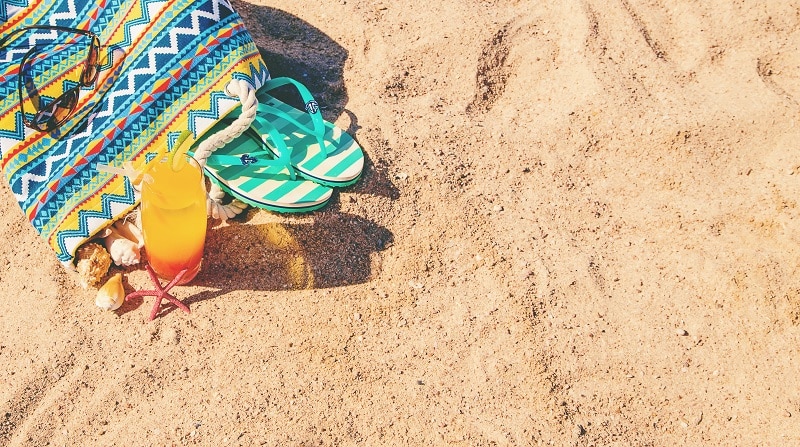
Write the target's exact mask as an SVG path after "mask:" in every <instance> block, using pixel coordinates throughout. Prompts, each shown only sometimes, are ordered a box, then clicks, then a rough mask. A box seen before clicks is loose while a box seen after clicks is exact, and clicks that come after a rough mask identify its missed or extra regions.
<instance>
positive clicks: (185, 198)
mask: <svg viewBox="0 0 800 447" xmlns="http://www.w3.org/2000/svg"><path fill="white" fill-rule="evenodd" d="M141 213H142V234H143V235H144V246H145V250H146V251H147V260H148V263H149V265H150V267H152V269H153V270H154V271H155V273H156V274H158V276H160V277H161V278H164V279H167V280H174V279H176V278H178V279H177V281H176V282H175V284H185V283H187V282H189V281H191V280H192V279H193V278H194V277H195V276H196V275H197V272H199V271H200V264H201V262H202V260H203V247H204V245H205V240H206V189H205V184H204V181H203V171H202V168H201V167H200V165H199V164H198V163H197V161H196V160H195V159H194V158H192V157H190V156H189V155H186V154H183V153H178V154H173V155H172V156H171V157H170V156H161V157H157V158H156V159H154V160H153V161H152V162H151V163H150V164H148V169H147V172H146V173H145V175H144V178H143V180H142V210H141ZM179 275H180V277H179Z"/></svg>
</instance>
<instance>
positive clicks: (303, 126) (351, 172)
mask: <svg viewBox="0 0 800 447" xmlns="http://www.w3.org/2000/svg"><path fill="white" fill-rule="evenodd" d="M284 85H291V86H293V87H294V88H295V89H296V90H297V92H298V93H299V94H300V98H301V99H302V101H303V104H305V109H306V110H305V112H303V111H301V110H298V109H296V108H294V107H292V106H290V105H288V104H286V103H284V102H282V101H280V100H278V99H276V98H275V97H273V96H271V95H270V94H269V93H267V92H269V91H270V90H273V89H275V88H278V87H281V86H284ZM256 97H257V98H258V102H259V105H258V109H257V110H258V115H257V118H256V120H255V121H254V122H253V127H254V128H255V129H257V130H259V131H262V134H263V133H264V132H263V130H265V129H267V128H269V127H274V128H276V129H277V130H278V132H279V134H280V135H281V136H282V137H283V144H284V145H285V146H286V147H287V148H288V150H289V153H290V154H291V155H290V163H291V165H292V167H294V168H295V169H296V170H297V173H298V174H300V175H301V176H303V177H305V178H307V179H309V180H313V181H315V182H317V183H320V184H323V185H327V186H348V185H352V184H353V183H355V182H356V181H358V178H359V176H360V175H361V171H362V170H363V168H364V152H363V151H362V149H361V147H360V146H359V145H358V143H356V141H355V140H354V139H353V137H351V136H350V135H349V134H348V133H347V132H345V131H343V130H342V129H340V128H338V127H336V126H335V125H333V124H331V123H329V122H327V121H325V120H323V118H322V113H320V110H319V105H318V104H317V102H316V101H315V100H314V97H313V96H311V93H310V92H309V91H308V89H307V88H306V87H305V86H304V85H303V84H301V83H299V82H297V81H295V80H294V79H290V78H275V79H272V80H270V81H267V82H266V83H265V84H264V85H263V86H261V88H260V89H259V90H258V91H257V92H256ZM275 141H276V140H274V139H273V140H270V141H266V144H267V147H269V149H270V150H271V151H272V152H273V153H274V154H275V155H276V156H280V155H281V153H280V152H281V147H280V146H279V145H278V144H275Z"/></svg>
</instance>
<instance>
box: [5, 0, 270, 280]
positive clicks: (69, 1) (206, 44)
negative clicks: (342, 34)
mask: <svg viewBox="0 0 800 447" xmlns="http://www.w3.org/2000/svg"><path fill="white" fill-rule="evenodd" d="M32 25H37V26H42V25H45V26H51V27H60V28H59V29H41V28H39V29H28V30H26V31H24V32H23V31H21V32H18V33H17V32H15V31H17V30H21V29H22V28H24V27H28V26H32ZM61 28H70V29H78V30H83V31H90V32H91V33H94V34H96V35H97V37H98V40H99V45H100V56H99V61H98V64H99V69H100V71H99V73H98V76H97V80H96V81H95V82H94V84H93V85H92V86H90V87H89V86H80V82H81V79H82V73H83V72H84V70H85V66H86V58H87V54H89V52H90V47H91V39H90V38H89V37H87V35H85V34H82V33H79V32H71V31H65V30H63V29H61ZM12 34H13V39H11V41H10V42H9V43H7V44H6V45H5V48H3V49H0V156H1V157H2V158H1V159H0V167H1V168H2V171H3V174H4V175H5V178H6V180H7V181H8V183H9V185H10V187H11V191H12V193H13V194H14V197H15V198H16V200H17V201H18V203H19V205H20V207H21V208H22V211H23V212H24V214H25V216H26V217H27V218H28V219H29V220H30V222H31V224H32V225H33V226H34V228H35V229H36V230H37V231H38V232H39V234H40V235H41V236H42V237H43V238H44V239H45V240H46V241H47V243H48V244H49V245H50V246H51V247H52V249H53V250H54V251H55V253H56V256H57V257H58V259H59V260H60V261H61V262H62V263H64V265H65V266H67V267H70V268H71V266H72V261H73V257H74V255H75V252H76V250H77V248H78V247H79V246H80V245H81V244H83V243H84V242H86V241H87V240H88V239H90V238H91V237H92V236H93V235H95V234H96V233H97V232H99V231H100V230H102V229H103V228H105V227H106V226H108V225H110V224H111V223H112V222H114V221H115V220H117V219H118V218H120V217H122V216H124V215H125V214H127V213H128V212H129V211H131V210H132V209H133V208H134V207H135V206H136V205H137V204H138V201H139V193H138V191H137V190H136V189H135V188H134V187H133V185H132V184H131V181H130V180H129V179H128V178H127V177H125V176H123V175H119V174H112V173H109V172H106V171H103V170H99V169H98V165H109V166H116V167H121V166H122V165H123V163H124V162H127V161H130V162H132V163H133V165H134V166H139V165H141V164H142V163H144V162H145V161H146V160H148V157H152V156H154V155H155V154H156V153H157V152H158V149H159V148H161V147H164V146H167V147H170V145H171V143H173V142H174V141H175V140H176V139H177V137H178V136H179V135H180V134H181V132H182V131H184V130H187V129H188V130H190V131H192V132H193V133H194V136H195V137H200V136H201V135H202V134H203V133H204V132H205V131H206V130H207V129H209V128H210V127H211V126H212V125H213V124H214V123H216V122H217V121H218V120H219V119H220V118H222V117H224V116H225V115H227V114H228V113H229V112H230V111H232V110H233V109H235V108H236V107H237V106H238V105H240V102H239V100H238V99H237V98H233V97H230V96H228V95H227V94H226V92H225V87H226V85H227V84H228V83H229V82H230V81H231V80H234V79H237V80H244V81H247V82H248V83H249V84H250V85H252V86H253V87H254V88H258V87H260V86H261V85H263V83H264V82H266V81H267V80H268V79H269V72H268V70H267V67H266V65H265V64H264V62H263V60H262V59H261V57H260V55H259V52H258V49H257V48H256V46H255V44H254V43H253V40H252V38H251V36H250V35H249V34H248V32H247V31H246V30H245V27H244V25H243V23H242V19H241V17H240V16H239V15H238V14H236V12H234V10H233V8H232V7H231V5H230V4H229V3H228V2H227V1H224V0H95V1H91V2H84V1H80V0H44V1H41V0H0V38H2V37H3V36H9V35H12ZM23 60H25V61H26V62H25V64H24V67H21V63H22V61H23ZM21 80H22V82H20V81H21ZM31 85H32V86H33V87H31ZM76 86H78V87H76ZM72 88H77V89H78V90H79V92H80V98H79V100H78V102H77V104H76V105H75V107H74V109H73V111H72V113H71V114H70V116H69V117H68V118H67V119H66V121H64V123H63V124H62V125H60V126H58V127H57V128H56V129H53V130H50V131H47V132H42V131H39V130H34V129H31V128H30V127H27V126H26V125H25V123H24V120H23V118H24V117H23V114H22V110H21V101H20V99H21V98H20V92H21V93H22V96H23V99H24V101H22V106H24V108H25V110H24V112H25V114H26V116H27V118H28V121H30V120H32V119H33V114H34V113H35V112H36V110H37V109H36V107H34V106H33V102H32V99H28V98H27V97H28V96H30V97H31V98H33V96H34V95H38V96H39V98H38V99H39V101H40V103H41V104H44V106H42V105H41V104H40V109H41V108H42V107H46V104H47V103H48V101H53V100H54V99H55V98H58V97H59V95H63V94H64V92H66V91H68V90H70V89H72ZM34 99H35V98H34Z"/></svg>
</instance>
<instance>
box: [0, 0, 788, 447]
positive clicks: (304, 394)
mask: <svg viewBox="0 0 800 447" xmlns="http://www.w3.org/2000/svg"><path fill="white" fill-rule="evenodd" d="M233 5H234V7H235V8H236V9H237V10H238V11H239V12H240V13H241V15H242V16H243V17H244V21H245V24H246V26H247V28H248V29H249V31H250V32H251V34H252V35H253V37H254V39H255V40H256V42H257V44H258V46H259V48H260V49H261V51H262V53H263V55H264V58H265V60H266V62H267V64H268V66H269V68H270V70H271V72H272V75H273V76H284V75H286V76H291V77H293V78H295V79H298V80H300V81H301V82H303V83H304V84H306V85H307V86H309V88H310V89H311V90H312V93H314V95H315V96H316V97H317V99H318V101H319V103H320V104H321V105H322V106H323V113H324V115H325V116H326V118H327V119H329V120H331V121H334V122H336V123H337V124H338V125H339V126H340V127H342V128H343V129H347V130H348V131H349V132H351V133H352V134H353V135H354V136H355V137H356V139H357V140H358V141H359V142H360V144H361V145H362V146H363V148H364V150H365V153H366V154H367V157H368V163H367V165H366V168H365V171H364V175H363V178H362V179H361V180H360V181H359V183H357V184H356V185H354V186H352V187H348V188H345V189H342V190H340V191H338V192H336V193H335V196H334V198H333V201H332V203H330V204H329V205H328V206H327V207H326V208H324V209H323V210H321V211H318V212H314V213H310V214H306V215H298V216H285V215H279V214H274V213H270V212H267V211H259V210H250V211H248V212H247V213H246V215H244V216H242V217H239V218H237V219H235V220H234V221H233V222H231V223H230V224H229V225H226V226H221V225H219V223H218V222H211V224H212V227H211V228H210V229H209V232H208V240H207V246H206V252H205V260H204V264H203V270H202V272H201V273H200V275H199V276H198V277H197V278H196V279H195V281H194V282H193V283H192V284H191V285H189V286H184V287H179V288H176V289H175V294H176V296H177V297H178V298H180V299H182V300H183V301H185V302H186V303H188V304H189V306H190V307H191V312H192V313H191V314H190V315H186V314H184V313H183V312H181V311H179V310H177V309H175V308H174V307H171V306H165V308H164V311H162V312H161V314H160V315H159V317H158V318H157V319H156V320H154V321H152V322H148V321H147V317H148V315H149V311H150V306H151V304H152V298H145V300H144V301H138V302H132V303H127V304H125V305H124V306H123V307H122V308H121V309H120V310H119V311H117V312H104V311H101V310H99V309H98V308H97V307H95V305H94V292H93V291H86V290H83V289H82V288H81V287H80V286H79V285H78V282H77V278H76V277H75V276H74V275H72V274H70V273H68V272H66V271H65V270H64V269H63V268H62V267H61V265H60V264H59V263H58V261H57V260H56V259H55V256H54V255H53V253H52V252H51V250H50V249H49V248H48V246H47V245H46V243H45V242H44V241H43V240H41V239H40V238H39V236H38V235H37V234H36V233H35V231H34V230H33V228H32V227H31V226H30V224H29V223H28V222H27V220H26V219H25V217H24V216H23V214H22V213H21V211H20V210H19V207H18V206H17V204H16V202H15V201H14V198H13V195H12V194H11V192H10V190H9V188H8V186H7V185H5V184H3V185H2V186H0V200H1V201H2V206H3V208H4V209H5V211H4V212H3V213H2V215H0V238H2V240H3V241H4V244H2V246H0V296H2V301H1V302H2V304H0V384H2V386H0V445H7V446H45V445H51V446H78V445H80V446H111V445H131V446H151V445H159V446H169V445H178V446H182V445H215V446H216V445H237V446H259V445H266V446H355V445H359V446H379V445H409V446H428V445H458V446H538V445H557V446H572V445H575V446H598V447H599V446H675V445H720V446H728V445H736V446H749V445H763V446H791V445H800V428H799V427H800V386H798V384H800V382H798V380H800V379H798V377H800V355H799V354H800V269H799V268H798V265H799V264H798V257H799V256H800V236H799V235H800V219H798V218H799V217H800V216H798V214H799V213H800V208H798V200H800V194H799V193H800V151H798V147H797V141H798V140H800V138H799V137H800V113H799V112H800V49H799V48H800V3H798V2H797V1H794V0H792V1H785V0H768V1H766V2H758V4H757V5H756V4H752V5H749V4H747V3H745V2H731V1H723V0H710V1H683V2H680V1H667V0H655V1H641V0H615V1H612V2H604V1H600V0H579V1H576V0H566V1H561V2H540V1H531V0H527V1H525V0H522V1H514V0H507V1H491V0H484V1H477V0H442V1H439V2H421V1H409V0H393V1H388V0H375V1H366V0H346V1H345V0H339V1H331V2H311V1H295V2H289V1H266V0H235V1H234V2H233ZM148 282H149V280H148V277H147V275H146V273H145V272H144V270H143V269H142V268H141V267H137V268H133V269H129V271H127V272H126V274H125V286H126V290H127V291H132V290H133V289H139V288H142V287H148V285H149V284H148Z"/></svg>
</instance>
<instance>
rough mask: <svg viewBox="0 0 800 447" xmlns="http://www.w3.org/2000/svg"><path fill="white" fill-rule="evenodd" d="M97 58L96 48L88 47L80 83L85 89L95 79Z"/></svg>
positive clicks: (97, 50) (98, 55)
mask: <svg viewBox="0 0 800 447" xmlns="http://www.w3.org/2000/svg"><path fill="white" fill-rule="evenodd" d="M99 57H100V54H99V49H98V47H97V46H95V45H94V44H92V46H91V47H89V55H88V56H87V57H86V68H85V69H84V71H83V76H82V77H81V83H82V84H83V85H84V86H85V87H89V86H90V85H91V84H92V83H93V82H94V81H95V79H97V60H98V58H99Z"/></svg>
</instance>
